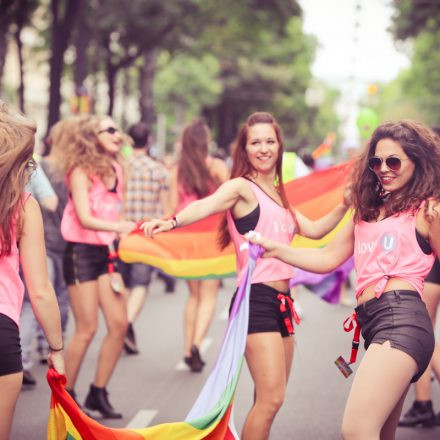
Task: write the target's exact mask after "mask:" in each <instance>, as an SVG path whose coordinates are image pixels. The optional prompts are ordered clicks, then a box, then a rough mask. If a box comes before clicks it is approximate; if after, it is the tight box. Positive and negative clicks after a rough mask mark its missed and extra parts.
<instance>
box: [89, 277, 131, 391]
mask: <svg viewBox="0 0 440 440" xmlns="http://www.w3.org/2000/svg"><path fill="white" fill-rule="evenodd" d="M121 282H122V281H121ZM98 285H99V305H100V307H101V309H102V312H103V314H104V319H105V323H106V326H107V334H106V335H105V337H104V340H103V342H102V344H101V349H100V351H99V357H98V368H97V370H96V375H95V380H94V385H95V386H96V387H100V388H105V387H106V386H107V383H108V381H109V380H110V377H111V375H112V373H113V369H114V368H115V366H116V363H117V361H118V359H119V356H120V354H121V350H122V346H123V343H124V336H125V334H126V332H127V326H128V322H127V308H126V302H125V296H124V295H123V294H120V293H115V292H113V290H112V288H111V286H110V278H109V276H108V274H105V275H102V276H100V277H99V278H98Z"/></svg>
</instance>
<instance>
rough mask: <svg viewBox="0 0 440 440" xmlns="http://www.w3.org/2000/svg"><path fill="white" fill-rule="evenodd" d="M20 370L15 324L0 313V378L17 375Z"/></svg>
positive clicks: (18, 338) (19, 349)
mask: <svg viewBox="0 0 440 440" xmlns="http://www.w3.org/2000/svg"><path fill="white" fill-rule="evenodd" d="M22 370H23V364H22V363H21V347H20V333H19V331H18V327H17V324H16V323H15V322H14V321H13V320H12V319H11V318H10V317H9V316H6V315H3V314H2V313H0V376H6V375H7V374H12V373H19V372H20V371H22Z"/></svg>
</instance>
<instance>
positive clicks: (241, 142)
mask: <svg viewBox="0 0 440 440" xmlns="http://www.w3.org/2000/svg"><path fill="white" fill-rule="evenodd" d="M255 124H270V125H272V127H273V129H274V130H275V134H276V137H277V141H278V144H279V150H278V158H277V162H276V171H275V173H276V178H275V180H276V182H278V187H277V189H278V192H279V194H280V197H281V201H282V202H283V206H284V207H285V208H286V209H288V210H289V211H290V213H291V215H292V218H293V220H294V222H295V223H297V221H296V216H295V214H294V212H293V211H292V208H291V206H290V204H289V201H288V200H287V195H286V191H285V189H284V185H283V176H282V164H283V152H284V140H283V134H282V132H281V128H280V126H279V124H278V122H277V121H276V119H275V118H274V117H273V116H272V115H271V114H270V113H266V112H255V113H252V114H251V115H250V116H249V117H248V118H247V121H246V123H245V124H243V125H242V127H241V129H240V131H239V132H238V136H237V138H236V140H235V142H234V144H233V146H232V169H231V179H234V178H236V177H249V176H250V175H251V174H252V172H253V171H255V169H254V167H253V166H252V164H251V162H250V161H249V158H248V155H247V152H246V144H247V141H248V134H249V128H250V127H252V126H253V125H255ZM230 241H231V237H230V235H229V231H228V227H227V220H226V215H225V216H224V217H223V220H222V222H221V224H220V227H219V238H218V244H219V246H220V248H221V249H224V248H225V247H226V246H227V245H228V244H229V242H230Z"/></svg>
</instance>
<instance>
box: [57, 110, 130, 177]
mask: <svg viewBox="0 0 440 440" xmlns="http://www.w3.org/2000/svg"><path fill="white" fill-rule="evenodd" d="M105 119H107V117H101V116H96V115H92V116H91V115H87V116H75V117H72V118H68V119H64V120H62V121H59V122H58V123H56V124H55V125H54V126H53V127H52V129H51V131H50V133H49V142H50V144H51V147H52V154H53V156H54V158H55V161H56V164H57V167H58V168H59V170H60V171H61V172H62V173H63V174H64V175H68V174H70V172H71V171H72V170H73V169H74V168H77V167H79V168H81V169H82V170H83V171H84V172H85V173H87V174H88V175H92V174H93V175H96V176H99V177H100V178H104V177H107V176H111V175H113V173H114V171H113V165H112V162H113V161H114V160H117V161H120V160H121V158H120V156H119V155H117V157H115V156H114V155H112V154H110V153H108V152H107V151H106V150H105V148H104V147H103V146H102V145H101V143H100V142H99V139H98V132H99V130H100V124H101V122H102V121H103V120H105Z"/></svg>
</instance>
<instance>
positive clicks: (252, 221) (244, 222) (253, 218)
mask: <svg viewBox="0 0 440 440" xmlns="http://www.w3.org/2000/svg"><path fill="white" fill-rule="evenodd" d="M259 218H260V205H257V207H256V208H255V209H254V210H253V211H251V212H250V213H249V214H246V215H245V216H244V217H240V218H234V219H233V220H234V224H235V227H236V228H237V231H238V232H239V233H240V234H241V235H244V234H246V233H247V232H249V231H251V230H253V229H255V227H256V226H257V223H258V219H259Z"/></svg>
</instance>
